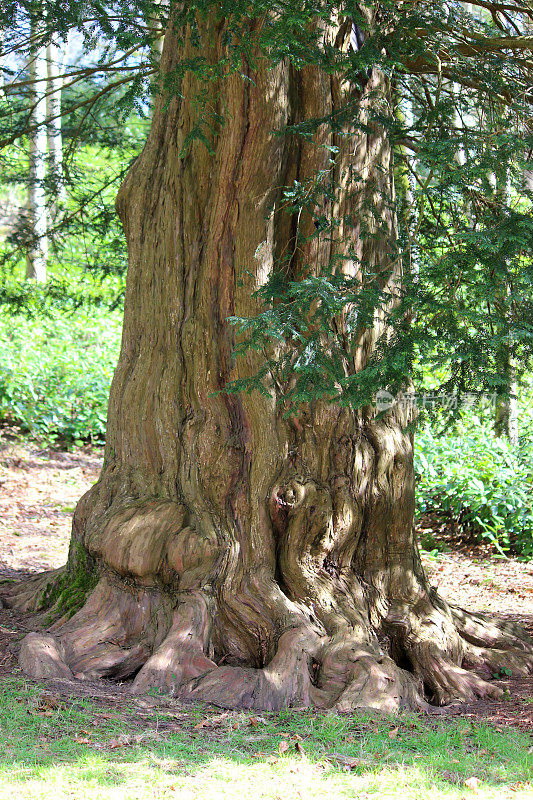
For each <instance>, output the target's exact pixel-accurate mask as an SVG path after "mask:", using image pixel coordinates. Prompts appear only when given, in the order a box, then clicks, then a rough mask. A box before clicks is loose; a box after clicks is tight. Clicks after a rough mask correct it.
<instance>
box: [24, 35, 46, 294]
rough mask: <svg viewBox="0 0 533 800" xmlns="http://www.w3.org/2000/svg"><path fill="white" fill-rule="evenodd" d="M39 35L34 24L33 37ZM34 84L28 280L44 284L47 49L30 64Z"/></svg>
mask: <svg viewBox="0 0 533 800" xmlns="http://www.w3.org/2000/svg"><path fill="white" fill-rule="evenodd" d="M36 33H37V31H36V29H35V25H34V24H32V35H33V36H35V35H36ZM29 74H30V81H31V82H32V87H31V93H30V102H31V105H32V112H31V117H30V127H31V130H30V132H29V134H28V140H29V154H28V155H29V158H28V161H29V163H28V203H27V211H26V224H27V239H28V245H27V250H26V277H27V278H29V279H32V280H35V281H37V282H38V283H44V282H45V281H46V260H47V255H48V239H47V211H46V194H45V185H44V184H45V178H46V125H45V122H46V99H45V94H46V81H47V76H48V73H47V65H46V48H44V47H38V46H37V47H36V48H34V49H33V52H32V54H31V61H30V64H29Z"/></svg>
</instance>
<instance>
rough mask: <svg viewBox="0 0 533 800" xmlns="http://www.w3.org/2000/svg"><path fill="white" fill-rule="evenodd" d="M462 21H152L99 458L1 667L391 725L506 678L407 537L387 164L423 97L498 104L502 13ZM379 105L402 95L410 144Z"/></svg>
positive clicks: (524, 649) (207, 6) (292, 10)
mask: <svg viewBox="0 0 533 800" xmlns="http://www.w3.org/2000/svg"><path fill="white" fill-rule="evenodd" d="M471 5H472V4H471ZM475 5H476V6H478V8H481V7H483V8H485V7H487V8H489V10H491V11H492V12H493V15H492V18H491V17H488V18H485V17H483V16H478V17H476V23H475V24H473V25H469V24H467V23H466V21H465V20H466V12H465V10H464V8H463V6H464V4H462V5H461V4H460V3H449V4H446V5H445V4H440V3H431V4H429V3H424V2H416V1H415V0H413V2H406V3H403V2H395V3H390V2H384V3H371V4H370V3H369V4H366V5H363V4H355V3H352V2H343V3H336V2H329V0H306V2H303V3H302V2H300V1H299V2H296V1H295V2H292V0H290V2H276V0H274V2H269V3H264V2H248V3H240V2H238V1H237V2H235V3H231V4H229V3H212V2H209V0H205V1H204V2H194V3H188V4H186V7H185V6H182V5H181V4H176V5H174V6H173V7H171V8H170V10H169V14H168V26H167V29H166V34H165V40H164V49H163V55H162V60H161V65H160V76H159V83H158V86H159V94H158V99H157V101H156V105H155V110H154V114H153V120H152V125H151V131H150V134H149V136H148V139H147V142H146V145H145V147H144V149H143V151H142V153H141V155H140V156H139V158H138V159H137V160H136V161H135V163H134V164H133V166H132V167H131V169H130V171H129V174H128V176H127V178H126V179H125V181H124V183H123V185H122V187H121V189H120V192H119V195H118V198H117V209H118V213H119V215H120V218H121V220H122V223H123V226H124V230H125V234H126V238H127V244H128V252H129V267H128V276H127V288H126V298H125V313H124V328H123V338H122V349H121V354H120V358H119V362H118V365H117V368H116V371H115V375H114V379H113V384H112V388H111V396H110V402H109V415H108V429H107V443H106V450H105V459H104V465H103V468H102V472H101V475H100V478H99V480H98V482H97V483H96V484H95V486H93V487H92V489H90V491H89V492H88V493H87V494H85V495H84V496H83V497H82V498H81V500H80V501H79V503H78V505H77V508H76V512H75V515H74V521H73V530H72V541H71V547H70V554H69V560H68V564H67V566H66V567H65V568H64V569H63V570H61V571H59V572H55V573H53V574H47V575H44V576H40V577H38V578H36V579H33V580H32V581H30V582H26V583H25V584H22V585H20V586H17V587H14V588H12V589H11V590H10V591H9V592H8V593H7V595H6V597H7V600H8V602H10V603H11V604H12V605H15V606H17V607H18V608H22V609H25V610H37V609H42V608H46V609H47V610H49V609H50V608H52V610H53V611H54V613H55V616H56V621H55V622H54V624H53V625H52V626H51V627H50V629H49V630H48V631H47V632H45V633H33V634H29V635H28V636H27V637H26V639H25V641H24V643H23V645H22V650H21V654H20V662H21V665H22V667H23V669H24V670H25V671H26V672H27V673H28V674H30V675H33V676H34V677H54V678H69V679H72V678H77V679H95V678H101V677H105V678H111V679H115V680H123V679H126V678H131V679H132V684H131V686H132V691H134V692H146V691H148V690H150V689H158V690H162V691H164V692H170V693H172V694H174V695H175V696H177V697H180V698H184V699H195V700H203V701H209V702H212V703H215V704H217V705H219V706H223V707H227V708H248V707H253V708H260V709H280V708H282V707H285V706H313V707H317V708H327V707H335V708H337V709H339V710H343V711H347V710H351V709H354V708H360V707H371V708H380V709H385V710H388V711H392V710H397V709H401V708H404V707H419V708H421V707H427V704H428V702H429V703H433V704H437V705H442V704H446V703H448V702H450V701H451V700H453V699H457V698H472V697H475V696H485V695H489V696H490V695H494V694H496V693H497V692H498V689H496V688H495V687H494V686H493V684H491V683H489V682H488V680H487V678H490V676H491V675H492V674H493V673H494V672H498V671H499V670H500V669H501V668H502V667H505V668H506V669H510V670H511V671H512V672H513V673H514V674H526V673H527V672H528V671H530V670H531V668H532V667H533V648H532V643H531V641H530V640H529V639H528V637H527V635H526V633H525V632H524V631H523V630H522V629H520V628H519V627H518V626H515V625H512V624H505V625H500V624H496V623H494V622H491V621H490V620H489V619H488V618H486V617H484V616H483V615H481V614H476V613H472V612H471V611H465V610H463V609H461V608H458V607H456V606H454V605H453V603H449V602H447V601H446V600H445V599H444V598H442V597H441V596H440V595H439V594H438V593H437V591H436V589H435V588H434V587H431V586H430V585H429V583H428V580H427V578H426V576H425V574H424V570H423V568H422V565H421V561H420V557H419V552H418V546H417V542H416V537H415V531H414V523H413V517H414V474H413V435H414V422H415V419H414V417H415V414H414V410H413V406H412V404H410V403H409V402H407V401H406V393H408V391H409V374H408V370H409V365H410V358H412V355H408V354H406V353H407V351H406V349H405V345H406V342H409V337H410V334H409V331H410V330H411V328H412V326H413V325H414V324H415V322H417V324H419V321H417V320H416V319H415V314H414V313H413V312H412V310H411V312H410V311H409V308H408V307H407V305H406V298H407V299H408V298H409V297H412V296H415V295H416V292H417V282H416V275H415V276H413V274H412V271H410V264H411V263H412V262H411V260H410V258H409V253H408V248H406V247H405V246H404V245H401V241H402V225H404V222H402V219H401V215H399V214H398V198H399V197H400V193H401V187H400V184H401V179H400V178H401V176H400V172H401V171H400V170H399V168H398V165H399V164H401V162H402V158H405V154H406V152H407V151H406V148H409V147H411V150H412V152H414V153H419V151H420V149H421V148H423V147H424V146H425V144H427V143H428V142H432V143H433V145H435V142H436V143H437V144H438V141H439V130H440V128H439V125H440V122H439V119H440V118H439V116H438V115H439V113H441V112H440V111H439V109H440V108H441V105H439V104H441V102H442V98H443V97H445V96H446V94H447V95H448V97H449V96H451V93H452V88H450V87H456V86H458V85H460V86H462V87H465V91H470V92H473V93H475V92H479V93H481V94H482V93H483V92H490V93H492V96H493V97H494V98H496V100H497V102H498V103H500V104H501V105H502V107H504V106H505V104H506V103H511V102H515V100H516V98H517V92H518V93H519V91H522V90H523V88H524V86H525V87H527V85H528V83H527V75H528V74H530V72H529V69H530V65H529V55H528V53H529V49H530V46H531V37H530V36H528V35H527V23H528V21H530V20H531V7H530V5H529V3H525V2H524V3H518V2H516V3H515V2H513V3H511V2H510V3H506V4H503V3H501V4H500V3H481V2H480V3H478V4H475ZM509 9H511V10H509ZM511 11H512V14H513V17H512V18H513V20H514V21H515V22H516V20H518V22H516V24H515V26H514V28H513V27H512V26H510V24H508V21H507V20H508V17H509V15H510V14H511ZM154 13H155V12H154ZM528 15H529V16H528ZM499 60H500V61H501V63H505V64H506V68H505V70H503V71H502V69H501V68H499V69H496V66H497V65H498V64H499V63H500V61H499ZM524 76H526V78H524ZM406 86H411V87H415V88H416V87H418V89H420V87H422V89H423V91H422V94H421V95H420V96H422V97H425V98H426V99H427V102H428V106H427V108H426V111H425V112H424V115H422V114H421V115H420V116H419V118H418V123H417V125H415V126H414V127H412V130H410V131H408V130H407V129H406V126H405V125H404V123H403V122H402V115H401V113H399V109H400V110H401V101H400V100H399V98H400V96H401V92H402V91H403V89H404V88H405V87H406ZM453 91H455V89H453ZM525 93H526V95H527V88H526V90H525ZM524 96H525V95H524V92H522V99H523V98H524ZM525 100H526V101H527V100H528V98H527V97H525ZM432 112H433V118H432ZM456 133H457V131H456ZM522 133H523V135H526V134H527V129H526V133H524V132H523V131H522ZM399 176H400V177H399ZM422 177H423V181H426V179H427V182H428V185H429V181H430V180H431V176H430V175H429V173H426V174H425V175H423V176H422ZM405 224H407V223H405ZM404 233H405V231H404ZM415 233H416V231H415ZM403 240H404V241H405V236H404V237H403ZM400 245H401V246H400ZM406 287H407V288H406ZM411 343H412V342H411ZM391 353H392V354H393V355H394V358H392V357H388V356H390V354H391ZM381 388H387V389H389V390H390V391H391V393H392V395H393V397H394V398H395V399H394V401H393V402H391V403H390V404H389V406H388V407H387V408H381V407H379V406H376V405H375V403H374V402H373V401H372V394H375V392H376V391H378V390H379V389H381ZM80 596H83V603H82V604H81V607H79V608H78V610H77V611H76V613H74V615H73V616H70V615H69V614H68V613H66V606H67V605H68V604H67V603H66V600H68V599H69V598H70V599H71V600H72V599H79V597H80ZM452 600H453V598H452Z"/></svg>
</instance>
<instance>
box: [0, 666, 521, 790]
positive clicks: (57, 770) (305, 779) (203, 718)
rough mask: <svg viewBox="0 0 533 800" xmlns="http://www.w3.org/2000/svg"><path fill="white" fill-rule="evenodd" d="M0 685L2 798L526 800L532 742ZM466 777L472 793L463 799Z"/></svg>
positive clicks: (474, 730)
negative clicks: (113, 701) (105, 700)
mask: <svg viewBox="0 0 533 800" xmlns="http://www.w3.org/2000/svg"><path fill="white" fill-rule="evenodd" d="M129 703H130V701H126V702H124V701H122V705H121V707H120V708H115V707H113V706H111V705H105V706H102V704H101V702H99V703H95V702H91V701H89V700H87V699H83V698H79V697H72V698H68V697H66V696H55V695H51V694H50V691H47V690H44V689H43V688H41V687H39V686H36V685H35V684H30V683H28V682H26V681H25V680H23V679H21V678H18V677H12V678H11V677H10V678H7V679H4V680H2V681H1V682H0V731H1V736H2V748H1V750H0V797H1V798H13V797H21V798H47V799H48V798H53V799H54V800H62V799H63V798H75V799H76V800H88V799H89V798H91V800H92V799H93V798H102V799H103V798H106V800H107V798H117V799H118V798H121V800H122V799H123V798H124V800H128V799H129V798H180V800H182V798H185V799H187V800H188V799H189V798H190V799H191V800H192V798H201V799H202V800H203V799H204V798H205V800H211V798H228V797H229V798H253V799H254V800H259V799H260V798H265V800H292V798H295V800H296V799H298V800H300V799H301V798H304V799H305V800H314V799H315V798H317V800H318V798H324V797H326V798H355V797H357V798H374V797H375V798H380V800H381V798H393V799H395V798H398V800H399V798H402V800H407V799H408V798H416V800H426V798H427V800H429V798H431V800H440V798H442V799H443V800H444V798H446V799H448V798H449V799H450V800H452V798H457V800H462V799H463V798H468V797H472V798H474V797H475V796H477V797H483V798H501V799H502V800H503V798H506V799H507V798H509V796H512V797H514V798H526V797H532V796H533V785H532V784H530V783H529V782H530V781H531V765H530V764H529V763H528V759H529V756H528V747H529V745H530V742H529V737H528V736H527V735H526V734H524V733H521V732H519V731H517V730H515V729H508V730H504V731H501V730H497V729H495V728H494V727H491V726H488V725H481V724H474V723H470V722H469V721H468V720H466V719H462V718H459V719H457V718H456V719H454V720H452V721H445V720H444V719H438V718H437V719H436V718H423V717H418V716H416V715H404V716H401V717H399V718H386V717H375V716H374V717H373V716H372V715H369V714H364V713H361V714H357V715H355V714H354V715H349V716H347V715H343V716H340V715H338V714H336V713H320V714H317V713H311V712H307V711H302V712H298V711H284V712H282V713H279V714H260V715H259V714H252V713H248V712H229V713H228V712H225V713H224V712H220V711H217V710H213V709H207V708H205V707H201V706H186V707H184V706H182V705H179V704H177V703H176V704H168V703H167V704H166V705H165V706H164V707H161V708H158V702H157V701H155V700H154V701H152V703H153V706H152V707H150V706H148V710H146V707H145V710H144V711H140V710H139V708H140V706H139V704H138V703H135V701H134V700H133V699H132V700H131V704H130V705H128V704H129ZM472 777H474V778H478V779H479V780H480V783H479V784H478V785H477V786H474V788H473V789H472V788H470V787H469V785H468V784H466V783H465V781H468V780H469V779H471V778H472Z"/></svg>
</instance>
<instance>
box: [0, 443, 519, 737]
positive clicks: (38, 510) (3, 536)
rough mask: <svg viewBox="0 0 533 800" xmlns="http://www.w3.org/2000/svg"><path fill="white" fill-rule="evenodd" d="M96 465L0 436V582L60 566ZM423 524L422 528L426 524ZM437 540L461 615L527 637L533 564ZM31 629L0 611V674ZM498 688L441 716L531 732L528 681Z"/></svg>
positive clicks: (78, 687) (106, 690)
mask: <svg viewBox="0 0 533 800" xmlns="http://www.w3.org/2000/svg"><path fill="white" fill-rule="evenodd" d="M101 466H102V454H101V452H99V451H90V450H87V451H85V450H77V451H75V452H63V451H54V450H48V449H44V450H43V449H39V448H38V447H37V446H32V445H30V444H23V443H17V442H12V441H2V440H1V439H0V580H2V579H4V580H5V579H8V580H9V579H14V578H23V577H25V576H28V575H31V574H35V573H37V572H41V571H43V570H46V569H53V568H54V567H59V566H61V565H62V564H64V563H65V560H66V556H67V552H68V544H69V538H70V526H71V522H72V513H73V511H74V506H75V504H76V502H77V500H78V499H79V498H80V497H81V495H82V494H83V493H84V492H85V491H87V489H89V488H90V486H91V485H92V484H93V483H94V482H95V481H96V480H97V478H98V474H99V471H100V468H101ZM422 524H423V525H426V526H427V522H426V521H424V522H423V523H422ZM443 540H444V541H445V542H446V545H447V546H448V547H451V546H453V549H448V551H447V552H442V553H439V554H438V555H437V556H436V557H432V556H429V555H428V554H423V560H424V564H425V566H426V569H427V571H428V573H429V575H430V577H431V582H432V584H433V585H435V586H437V587H438V589H439V592H440V593H441V594H442V595H443V596H444V597H445V598H446V599H448V600H450V601H451V602H453V603H454V604H456V605H460V606H462V607H463V608H466V609H467V610H471V611H472V610H475V611H487V612H490V613H491V614H493V615H494V617H495V619H513V620H515V621H519V622H521V623H522V624H523V625H525V626H526V627H527V628H528V629H529V631H530V633H531V634H532V635H533V563H524V562H521V561H519V560H517V559H513V558H508V559H501V558H499V557H497V556H495V555H494V553H492V552H491V550H490V548H488V547H480V546H477V545H475V544H473V543H466V544H465V542H461V543H456V544H455V545H454V543H453V542H450V537H449V536H446V534H445V533H444V534H443ZM30 630H35V621H34V620H33V619H32V617H31V616H22V615H20V614H17V613H15V612H13V611H11V610H9V609H4V608H0V676H1V675H6V674H12V673H15V672H17V671H18V666H17V652H18V648H19V644H20V641H21V639H22V638H23V637H24V635H25V634H26V633H27V632H28V631H30ZM500 684H501V686H502V687H503V688H505V689H506V690H508V696H506V698H505V699H504V700H502V701H484V700H480V701H477V702H475V703H469V704H464V703H462V704H457V705H453V706H450V707H448V708H447V709H445V710H443V713H444V714H445V715H447V716H451V717H454V716H458V715H460V716H463V717H465V716H466V717H468V718H470V719H477V720H484V721H487V722H491V723H493V724H495V725H497V726H505V725H513V726H517V727H520V728H522V729H527V730H531V731H532V732H533V677H530V678H525V679H524V678H522V679H515V680H509V679H500ZM53 688H54V690H56V691H60V692H61V691H65V692H68V694H69V695H70V696H72V695H73V694H76V693H78V694H79V695H80V696H84V697H87V696H90V697H93V698H94V699H95V701H98V703H99V704H101V703H103V704H107V705H113V706H117V707H118V708H120V707H121V706H122V705H123V704H124V703H125V701H126V688H127V687H126V686H123V687H117V686H113V687H111V686H110V685H109V683H108V682H105V681H100V682H98V683H92V682H91V683H80V682H76V683H74V684H69V685H68V686H64V685H62V686H58V685H56V686H54V687H53ZM146 702H147V703H148V704H149V705H150V706H151V705H153V703H157V704H159V703H161V705H164V703H165V702H166V701H164V699H160V698H149V699H147V700H146Z"/></svg>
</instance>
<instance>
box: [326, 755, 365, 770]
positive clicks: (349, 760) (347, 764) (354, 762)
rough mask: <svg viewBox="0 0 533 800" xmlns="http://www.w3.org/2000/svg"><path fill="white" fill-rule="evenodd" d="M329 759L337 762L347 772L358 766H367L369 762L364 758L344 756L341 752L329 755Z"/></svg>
mask: <svg viewBox="0 0 533 800" xmlns="http://www.w3.org/2000/svg"><path fill="white" fill-rule="evenodd" d="M328 760H329V761H333V762H336V763H337V764H339V765H340V766H341V767H342V768H343V770H345V771H347V772H348V771H349V770H351V769H355V768H356V767H365V766H367V762H366V761H365V760H364V759H363V758H353V756H343V755H341V754H340V753H332V754H331V755H330V756H328Z"/></svg>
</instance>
